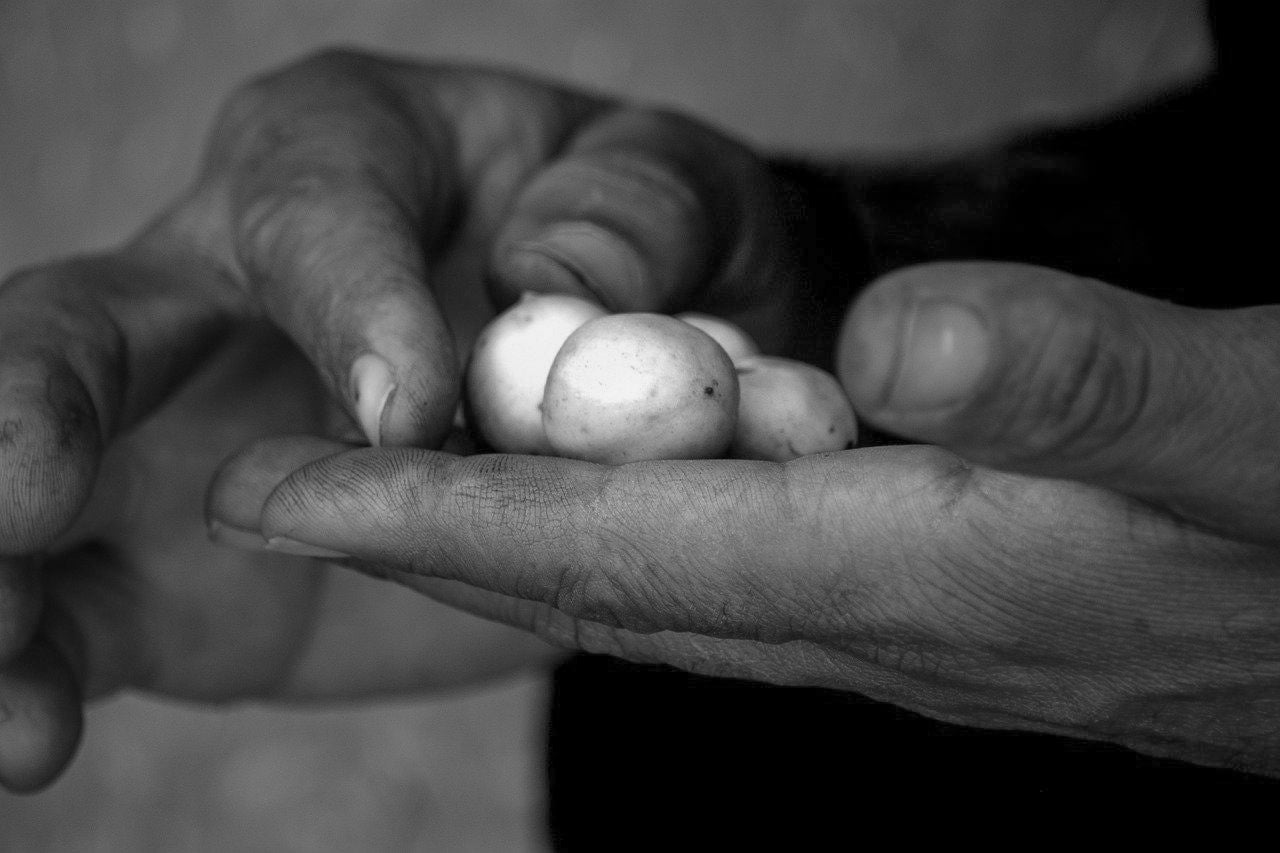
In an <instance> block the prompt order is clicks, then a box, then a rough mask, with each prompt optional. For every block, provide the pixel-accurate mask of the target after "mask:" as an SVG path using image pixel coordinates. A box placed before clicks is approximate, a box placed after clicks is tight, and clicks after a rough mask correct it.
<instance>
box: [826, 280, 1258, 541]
mask: <svg viewBox="0 0 1280 853" xmlns="http://www.w3.org/2000/svg"><path fill="white" fill-rule="evenodd" d="M838 360H839V371H840V375H841V378H842V380H843V381H844V383H845V387H846V388H847V389H848V391H849V393H850V396H851V398H852V399H853V401H854V405H855V408H856V409H857V411H858V412H859V414H861V415H862V416H863V417H865V418H867V419H868V420H870V421H871V422H873V423H875V424H877V425H878V426H880V427H882V428H884V429H886V430H889V431H890V432H894V433H896V434H898V435H903V436H907V437H910V438H913V439H917V440H923V441H929V442H936V443H938V444H942V445H945V446H947V447H949V448H951V449H953V450H955V451H956V452H957V453H960V454H961V455H963V456H965V457H966V458H968V459H971V460H973V461H976V462H980V463H984V464H988V465H992V466H998V467H1002V468H1005V469H1008V470H1012V471H1020V472H1026V473H1031V474H1037V475H1045V476H1051V477H1064V478H1071V479H1077V480H1081V481H1085V482H1090V483H1094V484H1097V485H1102V486H1107V487H1110V488H1115V489H1119V490H1123V491H1125V492H1128V493H1130V494H1132V495H1135V496H1139V497H1142V498H1145V499H1148V500H1153V501H1156V502H1158V503H1160V504H1162V505H1164V506H1166V507H1169V508H1171V509H1173V510H1175V511H1177V512H1179V513H1180V514H1182V515H1184V516H1187V517H1189V518H1192V519H1195V520H1197V521H1200V522H1202V523H1207V524H1209V525H1212V526H1214V527H1216V528H1218V529H1224V530H1229V531H1232V532H1237V533H1242V534H1245V535H1252V536H1257V537H1262V538H1275V536H1276V535H1277V533H1276V530H1277V528H1276V524H1275V518H1276V512H1277V510H1280V444H1277V443H1276V440H1275V436H1276V435H1277V433H1278V432H1280V396H1277V395H1276V393H1275V388H1274V385H1275V372H1276V369H1277V365H1280V307H1276V306H1267V307H1261V308H1254V309H1244V310H1237V311H1206V310H1198V309H1191V308H1183V307H1179V306H1176V305H1172V304H1169V303H1165V302H1159V301H1156V300H1153V299H1149V298H1146V297H1142V296H1138V295H1136V294H1132V293H1127V292H1125V291H1122V290H1119V289H1118V288H1114V287H1110V286H1108V285H1105V284H1102V283H1100V282H1096V281H1090V280H1086V279H1080V278H1077V277H1074V276H1069V275H1066V274H1064V273H1059V272H1055V271H1052V270H1045V269H1041V268H1036V267H1026V266H1018V265H1009V264H986V263H971V264H936V265H930V266H924V267H917V268H912V269H908V270H904V271H902V272H899V273H896V274H893V275H891V276H889V277H887V278H885V279H883V280H882V281H880V282H878V283H877V284H876V285H874V286H873V287H872V288H871V289H870V290H869V291H867V292H866V293H865V294H864V295H863V296H862V297H860V298H859V300H858V302H857V303H856V305H855V307H854V308H853V310H852V312H851V314H850V316H849V317H848V318H847V320H846V325H845V329H844V332H843V334H842V338H841V341H840V346H839V355H838Z"/></svg>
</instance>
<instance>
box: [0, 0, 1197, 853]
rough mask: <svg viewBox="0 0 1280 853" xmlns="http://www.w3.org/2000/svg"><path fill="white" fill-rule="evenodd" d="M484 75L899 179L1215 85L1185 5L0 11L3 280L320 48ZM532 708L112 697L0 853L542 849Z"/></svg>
mask: <svg viewBox="0 0 1280 853" xmlns="http://www.w3.org/2000/svg"><path fill="white" fill-rule="evenodd" d="M334 43H343V44H347V45H356V46H364V47H368V48H372V49H377V50H382V51H392V52H397V53H402V54H410V55H419V56H423V57H431V58H433V59H444V58H452V59H459V60H483V61H485V62H498V63H503V64H508V65H513V66H517V67H521V68H525V69H529V70H531V71H535V72H537V73H539V74H543V75H549V76H553V77H556V78H560V79H564V80H570V81H576V82H579V83H584V84H588V85H590V86H593V87H596V88H601V89H605V90H608V91H612V92H616V93H618V94H622V95H629V96H634V97H639V98H643V99H645V100H649V101H655V102H659V103H663V104H667V105H672V106H679V107H683V108H685V109H687V110H691V111H692V112H694V113H695V114H698V115H700V116H702V117H704V118H706V119H709V120H711V121H713V122H716V123H719V124H721V125H723V126H724V127H726V128H728V129H729V130H731V131H733V132H736V133H738V134H739V135H741V136H744V137H745V138H747V139H749V140H751V141H753V142H756V143H758V144H761V145H764V146H768V147H772V148H789V149H795V150H805V151H811V152H818V153H832V154H834V153H845V152H857V153H859V154H861V155H876V156H880V155H892V154H901V153H904V152H911V151H914V150H919V149H924V148H930V147H937V146H955V145H963V144H964V143H966V142H970V141H973V140H975V139H979V138H981V137H983V136H984V135H988V134H991V133H994V132H1000V131H1002V130H1007V129H1010V128H1016V127H1020V126H1024V125H1029V124H1037V123H1042V122H1046V121H1059V120H1068V119H1070V118H1072V117H1075V116H1079V115H1082V114H1090V113H1094V112H1098V111H1101V110H1106V109H1112V108H1115V107H1116V106H1117V105H1123V104H1124V103H1126V102H1129V101H1131V100H1133V99H1135V98H1139V97H1141V96H1142V95H1143V94H1145V93H1148V92H1150V91H1152V90H1154V89H1158V88H1160V87H1163V86H1168V85H1172V84H1176V83H1178V82H1180V81H1184V80H1187V79H1190V78H1194V77H1196V76H1198V75H1200V74H1202V73H1203V72H1204V70H1205V69H1206V68H1207V67H1208V66H1209V65H1210V64H1211V62H1212V52H1211V48H1210V46H1209V43H1208V41H1207V38H1206V34H1205V30H1204V26H1203V14H1202V10H1201V8H1200V4H1199V3H1198V2H1194V0H1170V2H1165V0H1024V2H999V0H969V2H957V1H956V0H864V2H856V0H813V2H799V1H798V0H797V2H781V0H774V2H770V0H703V2H698V0H685V2H678V0H646V2H621V0H489V2H476V0H362V2H361V1H360V0H203V2H187V3H182V2H175V0H93V2H90V0H79V2H75V0H0V272H3V271H4V270H9V269H12V268H13V267H15V266H18V265H24V264H28V263H32V262H36V261H39V260H42V259H45V258H48V257H50V256H54V255H58V254H61V253H67V252H72V251H80V250H84V249H89V248H97V247H102V246H106V245H110V244H111V243H113V242H114V241H117V240H120V239H121V238H123V237H125V236H126V235H128V234H129V233H130V232H131V231H133V230H134V229H135V228H137V227H138V225H139V224H140V223H141V222H142V221H143V219H144V218H145V217H147V216H148V215H149V214H150V213H151V212H153V211H155V210H156V209H157V208H158V207H159V206H160V205H162V204H163V203H164V202H165V201H166V200H167V199H168V198H170V197H171V196H172V195H173V194H174V193H175V192H176V191H177V190H178V189H179V188H180V187H182V186H183V185H184V183H185V182H187V181H188V180H190V178H191V176H192V171H193V168H194V164H195V162H196V159H197V157H198V154H199V151H200V146H201V140H202V138H203V135H204V133H205V131H206V129H207V127H208V125H209V122H210V120H211V117H212V114H213V111H214V110H215V109H216V107H217V105H218V103H219V102H220V101H221V99H222V98H223V97H224V96H225V95H226V93H227V92H228V91H230V89H231V88H232V87H234V86H235V85H236V84H237V83H238V82H240V81H242V80H244V79H245V78H246V77H248V76H250V75H252V74H255V73H257V72H260V71H263V70H266V69H268V68H271V67H274V66H276V65H279V64H281V63H284V62H287V61H289V60H291V59H293V58H295V57H298V56H299V55H301V54H304V53H306V52H307V51H310V50H312V49H314V48H317V47H319V46H322V45H328V44H334ZM544 698H545V689H544V684H543V682H542V681H541V680H540V679H537V678H530V679H524V680H521V681H518V682H514V683H509V684H504V685H499V686H497V687H490V688H486V689H484V690H479V691H476V692H474V693H469V694H466V695H457V696H448V697H442V698H438V699H432V700H429V701H421V700H419V701H406V702H403V703H398V704H396V705H393V706H383V707H379V708H373V709H347V710H336V711H333V710H331V711H323V712H307V713H298V712H284V711H278V710H270V709H257V708H254V709H243V710H236V711H226V710H221V711H211V710H200V709H191V708H184V707H173V706H168V705H163V704H159V703H156V702H154V701H151V700H147V699H145V698H137V697H125V698H122V699H118V700H115V701H112V702H109V703H106V704H105V705H103V706H101V707H99V708H98V709H96V710H95V711H94V712H93V713H92V714H91V716H90V720H89V728H88V732H87V742H86V746H85V750H84V754H83V756H82V757H81V759H80V761H79V763H78V764H77V765H76V766H75V767H74V769H73V770H72V771H71V773H70V774H69V775H68V776H67V777H66V778H64V779H63V780H62V781H60V782H59V783H58V784H56V785H55V786H54V787H53V788H51V789H50V790H48V791H46V792H44V793H42V794H39V795H36V796H34V797H25V798H18V797H12V796H6V795H3V794H0V850H6V851H7V850H15V851H44V850H51V851H52V850H57V851H64V850H76V851H78V850H130V851H141V850H246V851H253V850H263V851H268V850H270V851H287V850H300V851H302V850H305V851H327V850H335V851H336V850H364V851H378V850H448V851H452V850H503V851H505V850H537V849H540V848H541V846H542V841H541V835H540V824H539V820H540V809H541V799H540V798H541V791H540V787H539V775H538V774H539V773H540V765H539V760H540V755H539V752H540V739H541V725H540V723H541V721H540V719H539V714H540V712H541V707H542V702H543V700H544Z"/></svg>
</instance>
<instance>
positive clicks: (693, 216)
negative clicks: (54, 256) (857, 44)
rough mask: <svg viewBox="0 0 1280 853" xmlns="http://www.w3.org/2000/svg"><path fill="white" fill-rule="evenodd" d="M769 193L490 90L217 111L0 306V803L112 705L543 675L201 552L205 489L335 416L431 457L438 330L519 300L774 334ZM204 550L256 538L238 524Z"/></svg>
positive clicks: (315, 67)
mask: <svg viewBox="0 0 1280 853" xmlns="http://www.w3.org/2000/svg"><path fill="white" fill-rule="evenodd" d="M774 192H775V187H774V185H773V183H772V179H771V178H770V176H769V174H768V172H767V171H766V169H765V168H764V166H763V165H762V164H761V162H760V161H759V160H757V159H756V158H754V157H753V156H751V155H750V154H749V153H748V152H747V151H746V150H745V149H743V148H742V147H740V146H738V145H737V144H735V143H733V142H731V141H730V140H727V139H725V138H723V137H721V136H719V135H717V134H715V133H713V132H711V131H709V130H707V129H705V128H703V127H701V126H699V125H696V124H694V123H692V122H689V121H686V120H684V119H680V118H678V117H676V116H673V115H668V114H665V113H658V112H652V111H647V110H640V109H632V108H625V107H622V106H620V105H618V104H614V103H612V102H609V101H607V100H604V99H602V98H597V97H594V96H589V95H585V94H581V93H574V92H569V91H564V90H561V89H557V88H555V87H552V86H548V85H544V84H541V83H537V82H534V81H529V80H526V79H522V78H519V77H516V76H512V75H506V74H501V73H497V72H493V71H477V70H466V69H457V68H444V67H426V66H419V65H412V64H408V63H400V62H392V61H386V60H380V59H376V58H372V57H367V56H360V55H355V54H349V53H332V54H326V55H323V56H319V57H316V58H314V59H311V60H308V61H306V62H303V63H300V64H298V65H296V66H293V67H291V68H288V69H285V70H283V71H281V72H278V73H276V74H273V75H271V76H268V77H266V78H263V79H262V80H259V81H256V82H254V83H252V84H250V85H248V86H246V87H244V88H243V89H241V90H240V91H239V92H237V93H236V94H234V95H233V96H232V98H231V99H230V100H229V102H228V104H227V106H226V107H225V109H224V110H223V112H222V114H221V116H220V117H219V119H218V121H217V123H216V126H215V128H214V131H213V133H212V136H211V140H210V144H209V150H208V154H207V157H206V161H205V165H204V167H203V169H202V172H201V174H200V176H199V178H198V180H197V181H196V183H195V185H194V186H193V187H192V188H191V190H190V191H189V192H187V193H185V194H184V195H183V197H182V198H180V199H179V200H177V201H176V202H175V203H174V204H173V205H172V206H171V207H170V208H169V209H168V210H167V211H166V212H164V213H163V214H162V215H161V216H159V217H158V218H157V219H156V220H155V221H154V222H152V223H151V224H150V225H148V226H147V227H146V228H145V229H144V231H143V232H142V233H141V234H140V235H139V236H138V237H137V238H136V239H134V240H131V241H130V242H129V243H128V244H127V245H125V246H123V247H121V248H120V249H118V250H116V251H113V252H110V253H107V254H104V255H100V256H95V257H90V258H80V259H74V260H69V261H65V262H60V263H56V264H51V265H49V266H46V267H42V268H39V269H33V270H27V271H24V272H20V273H18V274H16V275H14V276H13V277H12V278H10V279H9V280H8V281H7V282H6V283H5V284H4V285H3V287H2V288H0V425H2V428H0V663H3V664H4V668H3V669H0V783H3V784H5V785H6V786H9V787H12V788H16V789H31V788H35V787H38V786H40V785H42V784H45V783H46V782H48V781H49V780H50V779H51V778H53V776H54V775H56V773H57V772H58V771H59V770H60V769H61V768H62V767H63V766H64V765H65V763H66V761H67V760H68V759H69V757H70V755H71V753H72V751H73V750H74V747H75V743H76V739H77V736H78V732H79V725H80V702H81V699H82V698H85V697H93V696H99V695H104V694H107V693H110V692H112V691H115V690H119V689H122V688H127V687H137V688H143V689H147V690H151V691H155V692H158V693H163V694H168V695H171V696H177V697H182V698H190V699H199V700H203V701H212V700H224V701H225V700H230V699H237V698H251V697H276V698H281V697H283V698H290V697H294V698H307V697H325V696H353V695H369V694H373V693H378V692H385V691H391V690H405V689H412V688H415V687H430V686H434V685H439V684H445V683H450V682H454V681H457V680H461V679H464V678H471V677H476V676H477V675H483V674H490V673H494V672H499V671H502V670H503V669H506V668H510V667H511V666H514V665H516V664H518V663H519V662H521V661H524V660H528V659H542V660H546V659H548V657H549V656H550V654H551V653H550V652H549V651H548V650H547V649H546V647H545V646H544V645H543V644H541V643H539V642H537V641H532V640H530V639H529V638H528V637H527V635H525V634H524V633H523V632H515V631H513V630H511V629H509V628H506V627H505V626H503V627H500V628H499V627H495V626H492V625H490V624H489V623H487V622H481V621H479V620H475V619H473V618H471V617H465V618H463V617H459V616H458V615H456V614H455V613H453V612H452V611H448V610H445V609H442V608H440V607H439V606H436V605H434V604H431V603H429V602H428V601H427V600H426V599H423V598H421V597H419V596H414V595H412V594H410V593H408V592H407V591H405V590H400V589H398V588H396V587H392V586H388V585H385V584H377V583H373V582H371V581H369V580H367V579H362V578H359V577H358V576H356V575H354V574H352V573H349V572H343V571H320V572H319V573H313V574H308V573H304V572H302V571H300V570H299V567H298V563H299V560H300V559H301V558H299V557H296V556H291V555H290V554H288V553H287V546H285V547H284V548H283V549H280V550H276V551H274V552H268V553H265V554H246V553H238V552H235V551H231V550H228V549H220V548H217V547H215V546H213V545H211V544H210V543H209V542H208V539H207V536H206V531H205V525H204V519H203V511H202V510H203V507H202V496H203V492H204V489H205V486H206V484H207V482H208V479H209V477H210V476H211V474H212V472H213V470H214V469H215V467H216V465H217V463H218V461H219V460H220V458H221V457H222V456H224V455H225V454H227V453H229V452H230V451H231V450H232V449H233V448H235V447H238V446H241V445H243V444H244V443H245V442H247V441H249V440H251V439H254V438H260V437H262V436H267V435H272V434H276V433H279V432H282V431H288V432H299V431H301V432H311V433H317V432H320V431H322V430H324V429H325V424H327V423H329V422H330V421H331V420H332V421H333V427H332V429H329V430H327V431H329V432H330V433H331V434H340V435H344V436H347V437H350V436H352V435H354V436H359V435H361V434H363V435H364V436H365V437H366V438H367V439H368V440H369V441H370V442H371V443H373V444H384V445H422V446H438V445H439V444H440V443H441V441H442V440H444V438H445V436H446V433H447V432H448V430H449V427H450V423H451V420H452V416H453V412H454V408H455V404H456V401H457V397H458V380H459V363H460V357H459V354H458V353H459V349H456V348H455V340H456V341H457V342H458V344H459V345H460V346H462V347H465V345H466V341H467V338H468V336H469V335H470V334H472V333H473V332H474V330H475V329H476V327H478V326H479V325H480V324H481V323H483V322H484V321H485V320H486V319H488V317H490V316H491V315H492V314H493V312H494V310H495V308H496V307H498V306H500V305H502V304H504V303H505V302H507V301H510V300H512V299H514V297H515V295H516V294H517V293H518V292H519V291H521V290H560V291H569V292H576V293H580V294H586V295H589V296H591V297H594V298H596V299H598V300H600V301H601V302H603V303H604V304H605V305H607V306H608V307H610V308H613V309H645V308H648V309H661V308H675V307H702V308H704V309H706V310H715V311H719V312H721V313H725V314H728V315H730V316H736V317H737V319H739V320H740V321H741V322H743V323H744V324H746V325H748V326H750V327H752V328H754V329H755V331H756V332H757V334H760V335H761V336H762V337H764V338H765V339H766V340H773V341H774V342H775V343H776V342H777V340H778V339H779V337H780V334H781V332H782V329H783V328H784V324H783V323H782V322H781V321H780V319H779V318H781V317H783V316H787V315H788V313H789V312H787V311H786V308H787V305H786V303H787V300H788V298H789V294H790V288H789V285H788V276H789V275H791V274H792V267H791V266H790V265H789V264H787V263H786V262H785V258H784V256H783V245H784V243H783V240H782V239H781V236H782V233H783V230H784V225H785V223H783V222H782V220H781V218H780V217H779V216H778V215H777V214H776V213H775V212H774V211H775V210H776V205H774V204H772V203H770V200H771V199H772V195H773V193H774ZM486 283H487V286H486ZM331 403H336V407H335V406H332V405H331ZM331 409H335V410H336V411H330V410H331ZM331 414H332V415H335V417H333V418H330V417H329V416H330V415H331ZM302 446H303V447H308V446H314V445H308V444H306V443H305V442H304V443H303V445H302ZM324 447H326V448H327V447H328V445H324ZM224 521H225V520H224ZM214 533H215V535H216V537H217V538H219V539H221V540H223V541H226V540H235V539H245V538H248V539H250V540H252V541H255V542H260V537H259V535H258V532H257V519H256V517H255V518H253V519H250V520H249V522H247V523H246V524H245V526H244V527H243V528H242V529H241V528H237V527H235V526H234V524H233V525H227V524H225V523H224V524H221V525H215V526H214Z"/></svg>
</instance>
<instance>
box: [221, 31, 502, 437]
mask: <svg viewBox="0 0 1280 853" xmlns="http://www.w3.org/2000/svg"><path fill="white" fill-rule="evenodd" d="M443 88H445V86H444V83H443V82H442V80H439V79H436V78H435V77H433V76H432V75H431V74H430V73H429V72H428V71H427V70H425V69H410V68H408V67H399V66H393V65H392V64H390V63H386V62H381V61H375V60H373V59H371V58H368V57H362V56H358V55H352V54H346V53H341V52H331V53H326V54H322V55H320V56H317V57H315V58H313V59H311V60H308V61H306V62H303V63H300V64H298V65H295V66H292V67H290V68H288V69H286V70H284V71H283V72H280V73H278V74H276V75H273V76H272V77H269V78H267V79H265V80H262V81H259V82H258V83H256V84H255V85H252V86H250V87H248V88H246V89H244V90H242V91H241V92H239V93H238V94H237V95H236V96H235V97H233V99H232V101H231V102H230V103H229V105H228V106H227V108H226V110H225V111H224V116H223V119H222V121H221V122H220V127H221V132H220V133H219V134H218V135H216V136H215V139H214V143H213V146H212V154H211V157H210V169H211V171H212V172H213V173H214V175H215V180H217V179H221V180H223V181H225V182H226V183H227V184H228V185H229V190H228V194H229V196H230V199H231V209H230V216H231V220H232V222H233V223H235V226H234V234H233V243H234V253H235V256H236V258H237V259H238V262H239V263H240V265H241V267H242V269H243V272H244V274H245V277H246V283H247V285H248V286H249V287H250V288H251V289H252V290H253V291H254V292H255V293H256V295H257V297H258V299H259V300H260V302H261V303H262V305H263V306H264V307H265V309H266V311H267V313H268V314H269V315H270V316H271V317H272V319H273V320H274V321H275V322H276V323H277V324H278V325H279V326H280V327H281V328H282V329H284V330H285V331H286V332H287V333H288V334H289V335H290V337H292V338H293V340H294V341H295V342H296V343H297V344H298V345H299V346H300V348H301V349H302V350H303V352H304V353H306V354H307V355H308V357H309V358H310V359H311V360H312V362H313V363H314V364H315V365H316V367H317V369H318V371H319V373H320V375H321V377H322V378H323V379H324V381H325V382H326V383H327V385H328V387H329V389H330V390H331V392H332V393H333V395H334V397H335V399H337V400H340V401H342V402H343V403H344V405H345V406H346V408H347V411H348V413H349V414H350V415H351V417H352V418H353V419H354V420H355V421H356V422H357V423H359V424H360V426H361V428H362V429H363V431H364V434H365V435H366V437H367V438H368V440H369V441H370V443H372V444H375V445H376V444H379V443H387V444H393V445H395V444H414V445H425V446H436V445H438V444H439V443H440V442H441V441H442V440H443V438H444V437H445V435H446V434H447V433H448V431H449V427H450V424H451V421H452V416H453V411H454V407H455V404H456V402H457V398H458V392H459V375H458V374H459V366H458V363H457V359H456V356H455V347H454V339H453V334H452V332H451V330H450V329H449V327H448V325H447V324H446V321H445V319H444V316H443V312H442V311H441V308H440V304H439V302H438V300H437V296H436V294H435V292H434V291H435V290H436V289H437V284H438V283H437V282H436V281H434V280H433V279H434V277H435V274H436V272H437V271H438V270H437V266H436V265H435V262H436V261H438V260H439V259H438V258H434V257H431V258H429V257H428V254H429V251H428V250H429V249H432V248H433V247H435V246H437V245H438V244H440V243H441V242H442V241H443V240H444V239H445V237H446V236H449V239H450V240H452V239H453V238H454V237H455V236H456V235H454V233H453V232H454V231H455V229H459V228H461V227H462V226H461V225H460V223H459V217H460V216H461V215H462V214H461V213H460V211H461V210H462V209H463V208H464V207H472V206H479V202H478V201H474V200H472V199H470V198H469V197H468V193H469V192H470V191H471V189H472V188H471V187H470V185H468V184H467V180H468V179H473V178H474V179H475V180H480V179H479V178H475V177H474V176H473V175H471V171H472V170H473V169H478V168H480V167H476V166H474V164H471V163H470V162H469V161H467V162H464V159H463V157H464V154H469V155H470V156H472V157H475V156H479V152H476V151H471V150H469V149H466V148H464V147H463V146H465V145H467V144H471V145H472V147H473V148H476V147H479V148H483V149H484V150H485V151H488V150H489V147H490V146H487V145H485V140H483V139H480V140H467V139H463V138H462V137H463V136H464V135H465V134H464V133H463V129H462V128H460V127H459V126H458V123H459V120H458V119H457V118H456V116H453V115H452V114H446V110H445V109H444V108H443V107H442V106H441V104H440V102H439V101H437V100H435V99H433V98H431V97H427V96H422V97H419V95H422V93H424V92H426V93H437V94H438V93H440V90H442V89H443ZM481 88H483V87H481ZM441 100H447V99H446V98H445V97H444V95H443V94H441ZM503 144H505V141H504V143H503ZM498 147H499V148H501V147H502V145H501V144H500V145H499V146H498ZM485 203H486V204H487V203H491V202H489V201H487V200H486V202H485Z"/></svg>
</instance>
